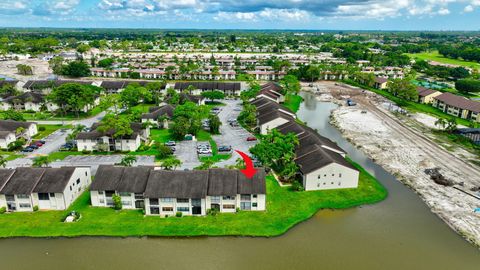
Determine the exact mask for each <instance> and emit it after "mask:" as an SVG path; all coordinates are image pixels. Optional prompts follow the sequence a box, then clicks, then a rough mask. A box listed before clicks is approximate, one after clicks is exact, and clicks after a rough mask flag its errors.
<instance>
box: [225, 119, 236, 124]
mask: <svg viewBox="0 0 480 270" xmlns="http://www.w3.org/2000/svg"><path fill="white" fill-rule="evenodd" d="M227 122H228V123H234V122H237V119H235V118H229V119H228V120H227Z"/></svg>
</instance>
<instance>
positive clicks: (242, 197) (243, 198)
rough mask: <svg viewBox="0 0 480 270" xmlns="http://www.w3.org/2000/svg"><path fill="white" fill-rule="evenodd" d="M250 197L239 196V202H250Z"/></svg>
mask: <svg viewBox="0 0 480 270" xmlns="http://www.w3.org/2000/svg"><path fill="white" fill-rule="evenodd" d="M250 199H251V196H250V195H240V200H242V201H250Z"/></svg>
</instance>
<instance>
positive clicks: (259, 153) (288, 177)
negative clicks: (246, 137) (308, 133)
mask: <svg viewBox="0 0 480 270" xmlns="http://www.w3.org/2000/svg"><path fill="white" fill-rule="evenodd" d="M297 145H298V138H297V136H296V135H295V134H293V133H289V134H286V135H283V134H282V133H280V132H279V131H277V130H276V129H273V130H271V131H269V132H268V134H267V135H264V136H262V138H261V140H260V142H259V143H258V144H257V145H255V146H254V147H252V148H250V153H252V154H254V155H255V156H256V157H257V158H258V159H259V160H260V161H261V162H262V163H263V164H264V165H265V166H267V167H270V168H272V169H273V170H274V171H275V172H276V173H277V174H278V175H279V177H280V178H281V179H282V180H283V181H292V180H293V177H294V176H295V174H296V172H297V171H298V167H297V165H296V163H295V162H294V160H295V148H296V146H297Z"/></svg>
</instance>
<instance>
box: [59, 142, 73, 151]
mask: <svg viewBox="0 0 480 270" xmlns="http://www.w3.org/2000/svg"><path fill="white" fill-rule="evenodd" d="M72 149H73V147H72V146H71V145H67V144H64V145H62V146H60V149H59V150H60V151H70V150H72Z"/></svg>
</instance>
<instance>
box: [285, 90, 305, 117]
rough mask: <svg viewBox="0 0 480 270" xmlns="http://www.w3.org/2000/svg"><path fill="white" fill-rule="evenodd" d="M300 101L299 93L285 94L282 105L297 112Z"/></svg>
mask: <svg viewBox="0 0 480 270" xmlns="http://www.w3.org/2000/svg"><path fill="white" fill-rule="evenodd" d="M301 103H302V97H301V96H299V95H291V94H287V95H286V96H285V103H283V106H285V107H287V108H289V109H290V110H292V112H295V113H296V112H297V111H298V109H299V108H300V104H301Z"/></svg>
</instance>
